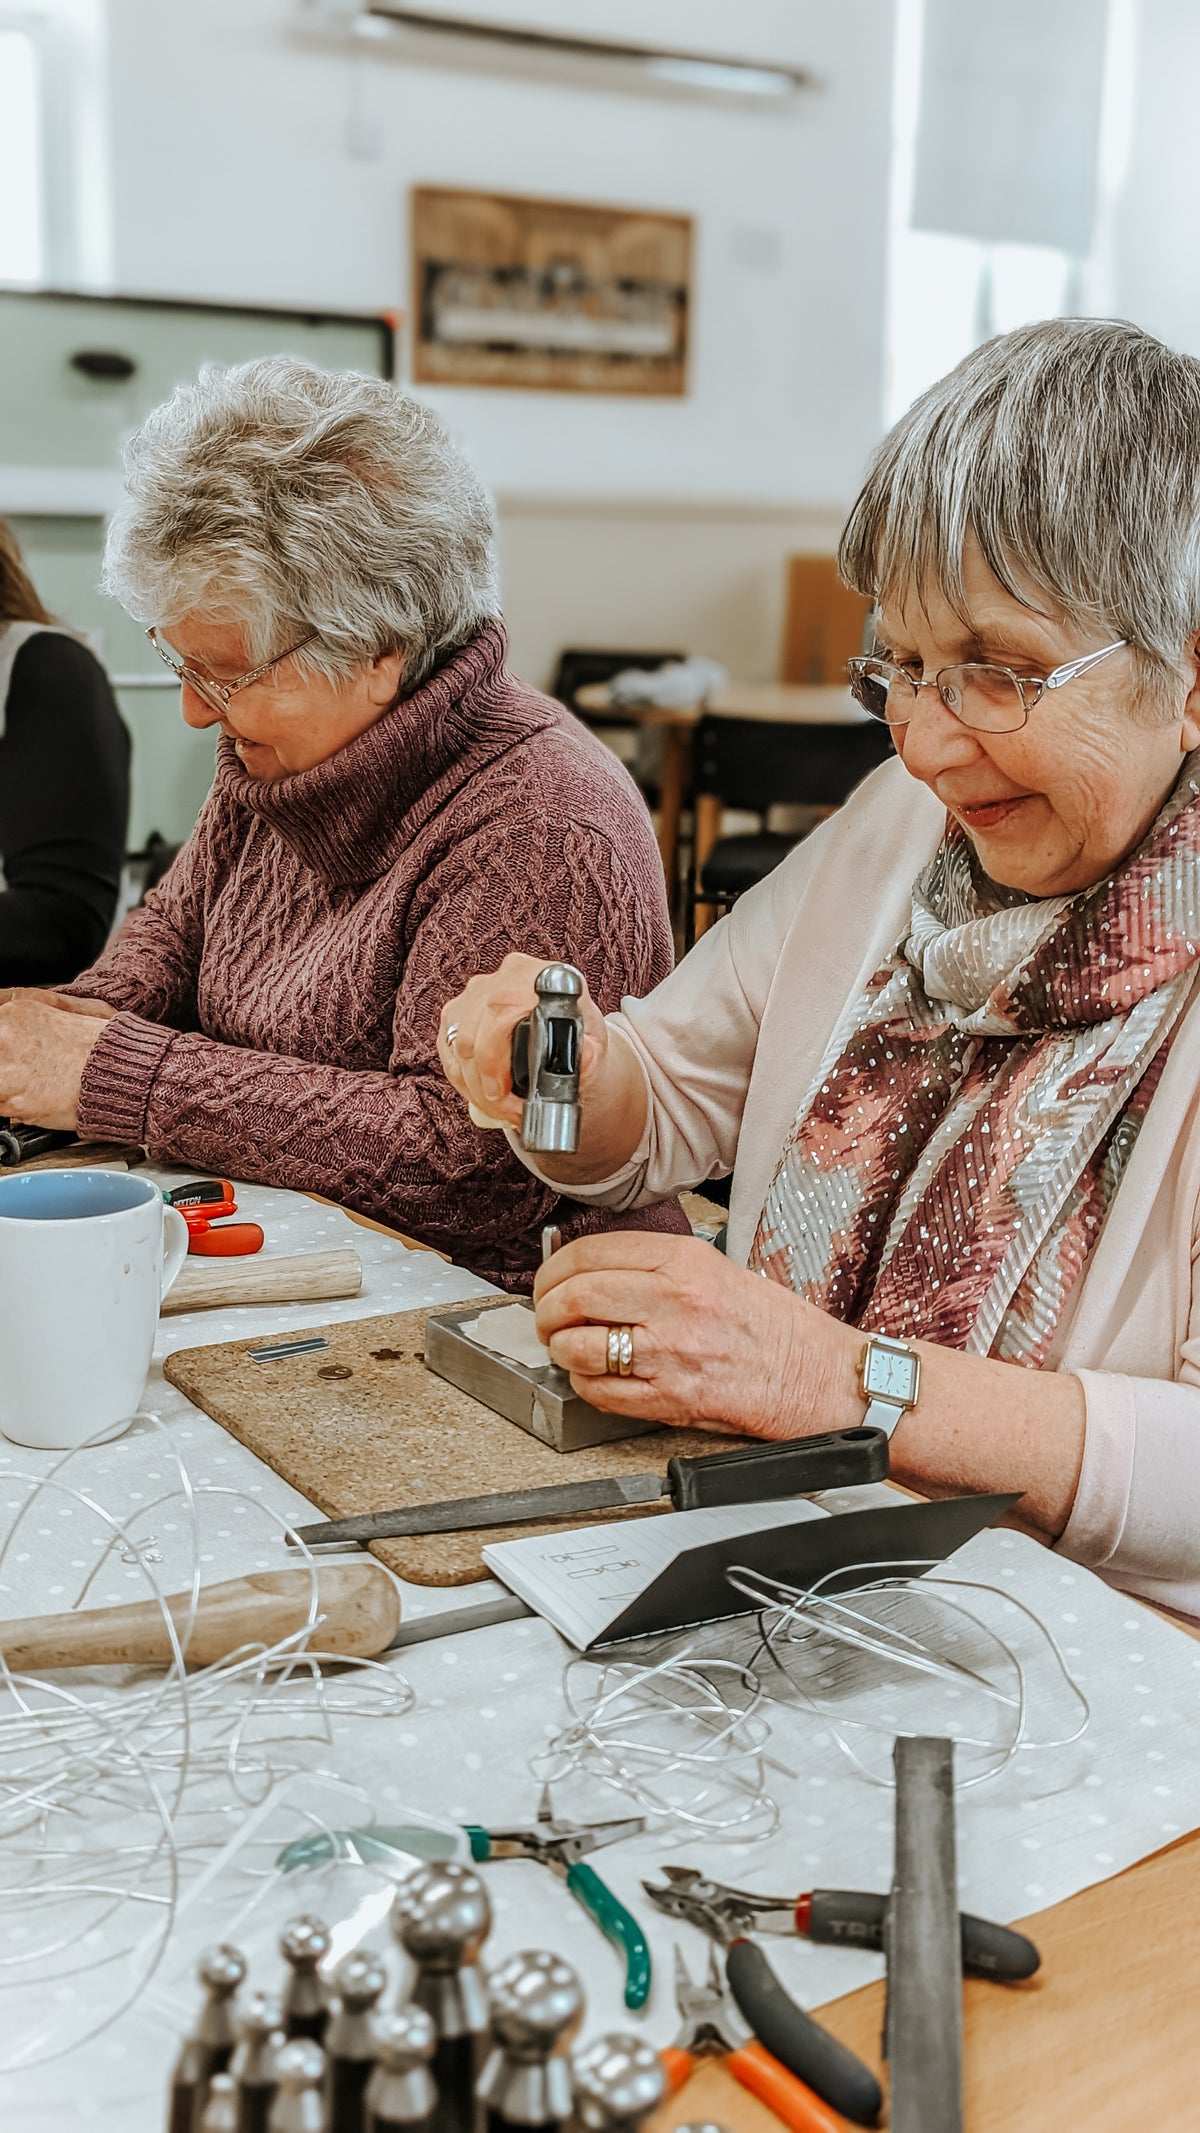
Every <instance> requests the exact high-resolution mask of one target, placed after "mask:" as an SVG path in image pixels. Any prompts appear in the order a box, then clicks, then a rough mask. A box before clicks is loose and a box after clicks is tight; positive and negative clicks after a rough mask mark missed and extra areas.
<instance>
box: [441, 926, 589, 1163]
mask: <svg viewBox="0 0 1200 2133" xmlns="http://www.w3.org/2000/svg"><path fill="white" fill-rule="evenodd" d="M548 960H549V958H548V957H547V956H544V955H506V956H505V958H504V961H503V962H502V963H501V965H500V967H499V969H498V970H492V971H488V972H486V973H485V974H483V975H481V976H479V977H476V978H472V979H471V980H470V981H469V983H468V984H467V986H466V988H465V990H464V991H463V992H460V993H459V994H458V996H457V998H456V999H453V1000H449V1001H448V1002H447V1003H446V1006H445V1007H444V1008H443V1009H442V1019H441V1023H440V1026H439V1028H438V1057H439V1058H440V1060H441V1062H442V1071H443V1072H444V1074H445V1076H446V1079H447V1080H448V1081H449V1082H450V1083H451V1085H452V1086H453V1087H454V1088H456V1089H457V1090H458V1093H459V1095H460V1096H462V1097H464V1098H465V1100H466V1102H467V1103H468V1104H469V1105H470V1107H471V1112H472V1116H473V1117H474V1118H475V1123H476V1125H480V1124H483V1123H485V1122H487V1121H489V1120H490V1121H494V1122H495V1123H496V1124H497V1125H505V1126H515V1127H519V1126H520V1123H521V1111H522V1104H521V1099H520V1097H518V1096H514V1095H513V1092H512V1033H513V1031H514V1029H515V1028H516V1026H517V1024H518V1022H520V1021H521V1020H522V1019H523V1017H524V1016H525V1015H528V1014H530V1013H532V1011H533V1009H534V1008H535V1007H536V1006H537V993H536V992H535V991H534V980H535V979H536V977H537V975H538V973H539V971H542V970H544V969H545V968H546V964H547V962H548ZM579 1006H580V1009H581V1011H582V1014H583V1046H582V1049H581V1051H580V1055H579V1097H580V1102H581V1103H585V1102H586V1101H587V1098H588V1096H589V1094H590V1093H591V1092H592V1091H593V1090H594V1089H595V1087H596V1084H597V1081H598V1079H599V1078H600V1076H601V1075H602V1073H603V1069H604V1061H605V1058H606V1057H607V1054H608V1024H607V1023H606V1022H605V1020H604V1017H603V1015H602V1014H601V1013H600V1010H599V1008H598V1007H597V1006H596V1003H595V1001H594V1000H593V999H592V996H591V994H590V993H589V991H588V989H587V986H586V984H585V985H584V988H583V993H582V995H581V997H580V1001H579ZM451 1030H453V1031H454V1041H453V1043H451V1041H450V1037H449V1032H450V1031H451Z"/></svg>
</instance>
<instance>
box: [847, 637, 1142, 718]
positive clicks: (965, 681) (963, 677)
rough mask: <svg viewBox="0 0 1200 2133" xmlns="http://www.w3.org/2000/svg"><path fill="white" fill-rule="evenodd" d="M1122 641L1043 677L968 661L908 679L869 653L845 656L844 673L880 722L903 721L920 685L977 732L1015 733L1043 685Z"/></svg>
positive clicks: (1082, 669)
mask: <svg viewBox="0 0 1200 2133" xmlns="http://www.w3.org/2000/svg"><path fill="white" fill-rule="evenodd" d="M1128 642H1129V640H1128V638H1127V637H1118V638H1117V640H1116V642H1115V644H1106V645H1105V646H1104V648H1103V650H1102V651H1099V652H1085V653H1084V654H1083V655H1082V657H1081V658H1079V659H1068V660H1067V662H1066V664H1065V665H1064V666H1061V667H1055V669H1054V671H1053V673H1051V674H1046V675H1044V676H1034V675H1029V674H1014V673H1013V671H1012V669H1011V667H995V666H988V665H985V664H984V663H983V662H982V661H970V662H968V663H967V664H966V665H964V666H954V667H942V669H941V671H940V672H939V673H937V674H935V675H934V677H933V679H932V681H914V679H913V677H912V675H911V674H910V673H908V672H907V670H906V669H905V668H904V667H897V666H893V665H892V663H891V661H890V660H887V659H873V658H869V657H862V658H858V659H851V660H850V661H849V662H848V664H847V668H846V672H847V674H848V675H849V677H850V693H851V695H852V696H853V697H854V699H855V701H856V702H857V703H860V704H861V705H862V707H863V710H864V711H869V712H870V714H871V716H872V718H878V719H882V720H883V722H884V724H885V725H888V726H906V725H907V724H908V722H909V720H910V718H911V717H912V715H913V713H914V711H915V710H916V708H917V698H918V696H919V695H920V692H921V690H922V689H936V690H937V693H938V695H939V696H940V697H941V699H942V702H943V703H944V704H945V706H946V709H947V711H951V712H953V714H954V716H955V718H957V719H959V720H960V721H961V723H962V724H963V725H964V726H972V727H974V728H975V730H976V731H977V732H979V733H1016V732H1018V731H1019V729H1020V728H1021V727H1022V726H1023V725H1024V724H1025V722H1026V720H1027V719H1028V717H1029V714H1030V712H1031V711H1032V710H1033V708H1034V706H1035V704H1038V703H1040V702H1041V700H1042V697H1043V696H1044V695H1045V693H1046V691H1047V689H1061V688H1062V687H1063V685H1064V683H1065V682H1068V681H1074V680H1075V678H1076V676H1077V675H1080V674H1086V673H1088V672H1089V671H1090V669H1091V668H1092V667H1094V666H1098V665H1099V663H1100V661H1101V660H1102V659H1107V658H1108V657H1109V656H1110V654H1111V653H1113V652H1119V651H1121V649H1122V648H1123V646H1125V645H1126V644H1127V643H1128Z"/></svg>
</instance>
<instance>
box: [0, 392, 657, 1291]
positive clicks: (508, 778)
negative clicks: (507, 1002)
mask: <svg viewBox="0 0 1200 2133" xmlns="http://www.w3.org/2000/svg"><path fill="white" fill-rule="evenodd" d="M127 489H128V496H127V500H126V502H125V504H124V507H123V509H122V510H121V512H120V513H119V514H118V516H117V518H116V519H115V520H114V523H113V527H112V531H111V534H110V539H109V547H108V554H107V558H106V583H107V587H108V589H109V590H110V591H112V592H113V593H115V594H116V595H117V597H118V598H119V599H121V600H122V601H123V603H124V604H125V606H126V607H127V608H128V609H129V611H130V613H131V614H133V615H134V616H136V617H137V618H138V619H139V620H140V621H141V622H143V623H144V624H147V625H149V635H150V636H151V638H152V640H153V642H154V644H155V645H156V647H157V649H158V651H159V652H160V653H161V655H162V657H163V658H164V659H165V660H166V661H167V663H168V665H170V666H171V667H173V668H174V670H175V671H176V672H177V673H178V675H179V678H180V682H181V684H182V708H183V716H184V718H185V719H186V720H187V722H188V724H189V725H191V726H197V727H202V726H218V727H219V728H220V739H219V741H218V744H217V771H216V778H215V780H214V783H213V788H212V791H211V793H210V795H209V798H208V800H207V802H206V804H205V806H204V809H203V811H202V813H201V816H200V820H199V822H198V823H197V825H196V829H195V831H194V832H193V835H192V836H191V838H190V839H189V841H188V843H187V844H186V845H185V847H184V849H183V851H182V852H181V853H180V856H179V858H178V859H177V860H176V862H175V864H174V866H173V867H172V868H171V871H170V873H169V874H168V875H167V876H166V879H165V880H164V881H163V882H162V884H161V885H160V886H159V888H157V889H156V890H154V892H153V893H152V894H151V895H150V896H149V897H148V898H147V900H146V903H145V905H144V907H143V908H142V909H141V910H139V911H136V912H134V913H133V915H132V916H131V917H130V918H129V919H128V920H127V922H126V924H125V926H124V928H123V930H122V932H121V933H120V935H119V936H118V938H117V939H116V940H115V941H114V943H113V944H112V946H111V947H110V948H109V949H108V950H107V952H106V953H105V954H104V955H102V956H101V957H100V959H99V961H98V962H96V963H94V964H93V965H92V967H91V968H90V969H89V970H87V971H85V972H84V973H83V975H82V977H81V978H79V979H78V980H77V981H76V982H75V984H74V985H73V986H72V987H71V988H70V989H69V990H70V994H71V995H73V996H74V997H68V996H67V995H66V994H46V993H38V992H34V991H18V992H15V993H12V994H10V995H7V996H0V1000H2V1001H3V1004H0V1114H7V1115H9V1116H10V1117H12V1118H15V1119H19V1120H23V1121H29V1122H36V1123H38V1124H41V1125H46V1126H57V1127H63V1128H66V1127H70V1128H77V1129H78V1130H79V1132H80V1133H81V1134H82V1135H84V1136H86V1138H87V1139H89V1140H100V1141H104V1140H110V1141H144V1142H146V1143H147V1144H148V1146H149V1148H150V1151H151V1154H152V1155H153V1156H154V1158H155V1159H156V1160H158V1161H160V1162H172V1163H180V1164H183V1165H186V1166H187V1167H189V1168H198V1169H204V1170H212V1171H218V1172H226V1173H228V1174H230V1175H231V1176H233V1177H235V1178H245V1179H249V1180H252V1181H254V1182H257V1183H262V1184H271V1185H287V1186H293V1187H296V1188H297V1189H299V1190H302V1191H311V1192H319V1193H324V1194H328V1195H329V1196H330V1197H331V1198H333V1199H337V1200H340V1201H343V1202H344V1203H345V1204H346V1205H347V1206H350V1207H353V1208H356V1209H358V1210H359V1211H361V1212H362V1213H363V1214H366V1215H371V1216H374V1217H375V1218H376V1219H378V1220H380V1221H383V1222H386V1223H390V1224H395V1225H397V1226H399V1227H401V1228H403V1229H405V1230H408V1231H410V1232H411V1233H412V1234H413V1235H415V1236H417V1237H420V1238H422V1239H424V1240H425V1241H426V1242H428V1243H430V1244H432V1245H435V1246H437V1247H438V1248H439V1249H441V1250H443V1251H447V1252H449V1253H451V1254H452V1255H453V1256H454V1258H456V1259H458V1260H460V1261H462V1262H463V1263H465V1264H466V1265H468V1266H470V1267H472V1268H474V1269H475V1270H476V1271H477V1272H478V1273H480V1274H485V1275H487V1276H489V1277H490V1278H491V1279H493V1280H495V1281H498V1282H501V1283H502V1284H504V1285H505V1286H507V1287H510V1288H527V1287H528V1286H529V1284H530V1282H531V1280H532V1275H533V1269H534V1267H535V1266H536V1263H537V1260H538V1256H539V1253H538V1241H537V1240H538V1238H539V1234H540V1230H541V1226H542V1224H543V1223H544V1222H545V1221H546V1220H547V1219H548V1218H549V1217H551V1216H552V1215H553V1216H554V1218H555V1219H556V1220H558V1221H560V1222H562V1223H563V1225H564V1228H565V1229H566V1231H567V1232H568V1234H577V1233H578V1232H579V1231H580V1230H581V1229H585V1228H592V1227H595V1226H596V1224H597V1217H596V1216H595V1215H592V1214H585V1213H584V1212H583V1211H582V1210H581V1209H572V1208H571V1207H570V1205H569V1203H568V1205H567V1207H565V1208H564V1207H563V1206H562V1204H561V1203H560V1202H558V1201H557V1200H556V1199H555V1197H554V1195H553V1193H552V1192H551V1191H549V1190H547V1188H546V1187H545V1186H543V1185H542V1184H540V1183H539V1182H538V1181H536V1180H535V1179H533V1178H532V1177H531V1176H530V1175H529V1173H528V1172H527V1171H526V1170H525V1169H524V1168H523V1167H522V1166H521V1165H520V1164H519V1163H518V1162H517V1161H516V1159H515V1157H514V1156H513V1155H512V1154H511V1153H510V1151H509V1149H508V1146H507V1143H506V1142H505V1140H504V1139H503V1137H502V1136H501V1135H499V1134H494V1133H484V1132H480V1131H479V1130H478V1129H477V1128H476V1127H474V1126H473V1125H472V1124H471V1123H470V1122H469V1120H468V1119H467V1118H466V1115H465V1113H464V1111H463V1108H462V1106H461V1105H460V1103H459V1102H458V1100H457V1098H456V1096H455V1095H454V1094H453V1092H452V1091H451V1090H450V1089H449V1088H448V1086H447V1084H446V1082H445V1080H444V1079H443V1077H442V1073H441V1069H440V1066H439V1063H438V1056H437V1048H436V1040H437V1029H438V1015H439V1011H440V1008H441V1004H442V1002H443V1000H445V999H446V997H447V995H448V994H450V993H453V992H456V991H457V990H459V989H460V988H461V986H462V984H463V983H465V981H466V979H467V977H468V976H469V975H470V973H471V972H472V971H474V970H477V969H479V968H481V967H485V968H486V967H491V966H494V965H495V964H496V963H498V962H500V961H501V960H502V958H503V957H504V956H505V954H507V953H508V951H509V950H510V949H517V948H519V949H524V950H527V951H529V952H532V953H533V954H535V955H536V954H541V953H544V954H545V955H546V958H547V960H549V959H550V958H551V957H554V958H558V957H561V956H563V955H566V956H569V957H570V958H571V959H572V960H573V961H575V962H576V963H578V964H579V966H580V968H581V969H582V970H583V971H584V972H585V974H586V976H587V980H588V984H589V987H590V989H591V991H592V993H593V994H594V995H595V996H596V997H597V998H598V1000H599V1002H600V1004H601V1006H602V1007H605V1008H616V1007H617V1006H618V1005H619V1003H620V1001H621V998H622V996H623V995H624V994H626V993H634V994H637V995H639V996H640V995H641V994H643V993H645V992H647V991H649V990H650V989H651V988H652V987H653V986H654V985H655V984H657V983H658V981H659V980H660V979H661V978H663V977H665V976H666V974H667V972H668V971H669V970H670V968H671V962H672V950H671V933H670V926H669V922H668V915H667V908H666V898H665V893H664V886H663V878H662V868H661V865H660V862H659V857H658V851H657V848H656V846H655V842H654V837H653V834H652V830H651V825H650V821H649V818H648V816H647V814H646V810H645V808H644V806H643V804H642V802H641V799H640V798H639V796H638V793H637V791H636V789H635V788H634V786H633V784H632V783H631V781H630V780H629V778H628V777H627V776H626V774H625V772H624V771H623V770H622V768H621V767H620V765H619V764H618V763H617V761H616V759H615V758H614V757H613V756H612V755H611V754H610V753H609V752H608V751H607V750H606V749H605V748H603V747H602V746H601V745H600V744H599V743H598V742H597V741H596V740H594V739H593V737H592V736H591V735H590V734H589V733H588V732H587V731H586V729H585V728H584V727H583V726H581V725H580V724H579V723H578V722H577V721H576V720H575V719H573V718H572V717H571V716H570V715H569V714H568V713H567V712H565V711H564V710H563V709H562V707H561V706H560V705H558V704H555V703H553V702H551V701H550V700H549V699H548V698H547V697H544V696H539V695H538V694H536V693H535V692H534V691H533V690H532V689H528V688H526V687H525V686H524V685H523V684H522V683H521V682H518V681H516V680H514V678H513V677H512V676H511V675H510V674H509V673H508V672H507V671H506V669H505V665H504V650H505V639H504V631H503V627H502V625H501V623H500V620H499V613H498V608H497V596H496V578H495V561H494V551H493V526H492V518H491V512H490V508H489V505H488V502H487V498H486V497H485V495H484V492H483V490H482V488H481V487H480V485H479V483H478V481H477V480H476V479H475V476H474V475H473V473H472V472H471V470H470V468H469V467H468V466H467V465H466V463H465V462H464V461H463V459H462V458H461V456H460V455H459V454H458V452H457V451H456V450H455V449H454V448H453V446H452V445H451V444H450V442H449V439H448V438H447V436H446V434H445V432H444V431H443V429H442V428H441V425H440V424H439V423H438V422H437V420H436V419H435V417H434V416H433V415H432V414H431V412H430V411H429V409H428V408H427V407H424V406H423V405H422V404H421V403H420V402H419V401H417V400H415V399H412V398H410V397H409V396H408V395H406V394H404V393H402V392H400V391H398V390H397V389H396V387H394V386H392V385H390V384H387V383H385V382H384V381H382V380H381V379H377V378H369V377H363V376H359V375H357V374H355V373H352V372H347V373H342V374H329V373H326V372H323V371H320V370H317V369H315V368H313V367H311V366H309V365H308V364H304V363H300V362H296V361H293V360H291V359H289V358H284V357H279V358H272V359H270V360H267V361H262V362H257V363H249V364H244V365H242V366H240V367H238V368H235V369H231V370H216V369H209V370H206V371H204V372H203V373H202V374H201V376H200V379H199V380H198V382H197V383H195V384H193V385H188V386H183V387H181V388H180V389H179V390H178V391H177V392H176V393H175V395H174V397H173V398H172V399H171V400H170V401H168V402H167V404H166V405H165V406H164V407H161V408H159V409H158V410H157V411H156V412H155V413H154V414H153V415H151V416H150V418H149V420H148V421H147V422H146V423H145V424H144V425H143V427H142V428H141V429H140V430H139V431H138V432H137V434H136V435H135V437H134V438H133V440H132V443H131V444H130V447H129V451H128V458H127ZM656 1218H657V1221H658V1223H659V1224H660V1225H661V1226H662V1227H664V1228H673V1229H680V1230H684V1229H686V1223H685V1222H684V1220H683V1217H682V1215H681V1214H680V1212H679V1210H678V1208H677V1206H676V1205H675V1203H674V1202H671V1203H667V1204H666V1205H664V1206H663V1207H662V1208H661V1209H660V1210H658V1211H656ZM601 1219H603V1220H605V1221H606V1222H610V1221H611V1217H604V1218H601ZM637 1222H638V1226H639V1227H645V1217H644V1215H643V1214H641V1213H639V1215H638V1217H637Z"/></svg>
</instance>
